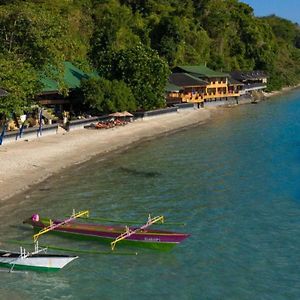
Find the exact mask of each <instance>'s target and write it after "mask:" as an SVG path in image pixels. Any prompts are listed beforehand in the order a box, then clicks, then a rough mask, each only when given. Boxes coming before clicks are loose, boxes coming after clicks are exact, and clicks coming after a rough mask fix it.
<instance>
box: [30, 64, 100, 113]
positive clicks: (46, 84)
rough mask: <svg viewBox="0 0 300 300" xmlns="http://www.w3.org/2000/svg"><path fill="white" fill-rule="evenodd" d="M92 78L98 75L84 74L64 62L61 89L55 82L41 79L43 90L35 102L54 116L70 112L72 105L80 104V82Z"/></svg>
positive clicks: (46, 78) (49, 79) (50, 79)
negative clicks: (50, 111)
mask: <svg viewBox="0 0 300 300" xmlns="http://www.w3.org/2000/svg"><path fill="white" fill-rule="evenodd" d="M92 76H98V75H96V74H88V73H85V72H83V71H82V70H80V69H79V68H77V67H75V66H74V65H73V64H72V63H70V62H64V76H63V80H62V85H63V89H62V88H61V87H60V84H59V83H58V81H57V80H55V79H52V78H48V77H44V78H41V83H42V84H43V90H42V92H41V93H40V94H39V95H37V97H36V100H37V102H38V103H39V104H40V105H42V106H44V107H47V108H50V109H52V110H53V112H54V113H55V114H60V113H62V112H63V111H65V110H67V111H70V110H71V109H72V107H73V106H74V105H79V104H80V103H81V102H82V101H81V99H80V98H79V97H80V95H79V89H80V84H81V80H82V79H84V78H85V79H88V78H90V77H92Z"/></svg>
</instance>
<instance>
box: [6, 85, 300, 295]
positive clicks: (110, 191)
mask: <svg viewBox="0 0 300 300" xmlns="http://www.w3.org/2000/svg"><path fill="white" fill-rule="evenodd" d="M299 116H300V93H299V91H296V92H293V93H291V94H289V95H287V96H284V97H281V98H277V99H274V100H269V101H266V102H262V103H260V104H258V105H244V106H239V107H235V108H232V109H224V110H223V111H220V113H218V116H217V117H216V118H214V119H213V120H212V121H210V122H209V123H207V124H206V125H202V126H199V127H196V128H190V129H188V130H185V131H182V132H178V133H176V134H174V135H170V136H165V137H161V138H159V139H156V140H152V141H148V142H144V143H141V144H139V145H137V146H136V147H134V148H131V149H127V150H126V151H124V152H120V153H115V154H114V155H111V156H109V157H101V156H99V157H97V158H95V159H94V160H92V161H90V162H87V163H85V164H83V165H77V166H75V167H73V168H72V169H70V170H66V171H65V172H63V173H61V174H58V175H56V176H54V177H53V178H50V179H49V180H47V181H46V182H44V183H43V184H40V185H39V186H37V187H34V188H33V189H32V190H31V191H29V192H27V193H26V194H24V195H22V196H17V197H15V198H14V199H13V201H10V202H7V203H4V204H1V211H0V217H1V218H2V226H1V228H0V240H1V241H5V240H7V239H20V240H26V241H30V240H31V235H32V230H31V229H30V228H28V227H26V226H23V225H22V220H23V219H25V218H27V217H28V216H30V215H31V214H32V213H34V212H38V213H39V214H40V215H46V216H50V217H64V216H66V215H68V214H69V213H70V212H71V211H72V209H73V208H76V209H77V210H84V209H90V211H91V214H92V215H95V216H103V217H107V218H115V219H129V220H130V219H132V220H146V218H147V216H148V214H149V213H151V214H152V215H153V216H154V215H160V214H162V215H164V216H165V217H166V219H167V220H169V221H184V222H186V223H187V225H186V226H185V227H180V226H178V227H174V226H171V227H166V228H165V229H167V228H168V229H170V230H178V231H182V232H188V233H191V234H192V235H191V237H190V238H189V239H187V240H185V241H184V242H183V243H182V244H180V245H178V246H177V247H175V248H174V249H173V250H172V251H171V252H167V253H164V252H157V251H151V250H146V249H133V248H129V247H126V248H124V247H119V250H120V251H127V252H128V251H130V252H134V251H136V250H138V253H139V254H138V255H137V256H131V255H130V256H116V255H83V254H82V255H81V256H80V259H78V260H76V261H74V263H72V264H70V265H68V266H67V267H66V268H64V269H63V270H61V271H60V272H58V273H53V274H45V273H34V272H32V273H27V274H8V273H0V280H1V287H0V295H1V296H0V298H1V299H149V298H150V297H152V298H153V299H272V300H273V299H274V300H276V299H300V275H299V274H300V264H299V262H300V252H299V249H300V218H299V216H300V186H299V178H300V117H299ZM28 176H30V174H28ZM40 242H44V243H45V244H52V245H58V246H63V247H68V248H71V247H74V248H77V249H90V250H100V251H102V250H103V251H105V250H107V249H108V246H107V245H101V244H98V243H96V242H79V241H74V240H69V239H64V238H60V237H56V236H51V235H47V236H45V237H42V238H41V241H40ZM0 246H1V248H3V247H5V248H7V247H10V248H15V249H16V246H14V245H9V244H3V243H2V245H0Z"/></svg>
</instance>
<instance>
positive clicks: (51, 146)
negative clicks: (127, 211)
mask: <svg viewBox="0 0 300 300" xmlns="http://www.w3.org/2000/svg"><path fill="white" fill-rule="evenodd" d="M210 116H211V109H196V110H180V111H179V112H177V113H171V114H166V115H160V116H156V117H151V118H145V119H142V120H136V121H134V122H132V123H129V124H127V125H126V126H120V127H115V128H112V129H101V130H92V129H90V130H88V129H79V130H75V131H72V132H65V131H63V130H60V131H59V132H58V133H57V134H56V135H49V136H45V137H41V138H38V139H32V140H29V141H19V142H15V143H14V142H13V143H9V144H7V145H5V144H3V145H2V146H0V162H1V169H0V201H3V200H7V199H9V198H10V197H12V196H13V195H16V194H18V193H22V192H24V191H26V190H27V189H28V188H30V187H32V186H33V185H34V184H37V183H39V182H41V181H43V180H45V179H46V178H48V177H49V176H51V175H53V174H55V173H57V172H59V171H60V170H62V169H64V168H67V167H70V166H72V165H74V164H76V163H81V162H84V161H87V160H89V159H91V158H92V157H93V156H95V155H98V154H105V153H110V152H112V151H114V150H118V149H121V148H123V147H127V146H129V145H131V144H133V143H136V142H138V141H141V140H143V139H149V138H154V137H157V136H159V135H162V134H166V133H170V132H173V131H176V130H180V129H182V128H185V127H188V126H192V125H196V124H199V123H202V122H204V121H206V120H208V119H209V118H210Z"/></svg>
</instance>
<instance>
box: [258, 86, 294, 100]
mask: <svg viewBox="0 0 300 300" xmlns="http://www.w3.org/2000/svg"><path fill="white" fill-rule="evenodd" d="M297 89H300V83H299V84H297V85H294V86H287V87H284V88H282V89H281V90H280V91H273V92H269V93H267V92H264V93H263V95H264V97H265V98H266V99H269V98H273V97H276V96H281V95H284V94H287V93H289V92H292V91H293V90H297Z"/></svg>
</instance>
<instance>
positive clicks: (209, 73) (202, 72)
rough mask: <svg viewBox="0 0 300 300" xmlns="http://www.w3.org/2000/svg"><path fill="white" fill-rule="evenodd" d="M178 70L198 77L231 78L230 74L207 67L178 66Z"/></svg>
mask: <svg viewBox="0 0 300 300" xmlns="http://www.w3.org/2000/svg"><path fill="white" fill-rule="evenodd" d="M177 68H179V69H181V70H183V71H184V72H186V73H190V74H195V75H196V76H198V77H208V78H209V77H229V74H227V73H223V72H219V71H214V70H212V69H210V68H208V67H206V66H205V65H198V66H178V67H177Z"/></svg>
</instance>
